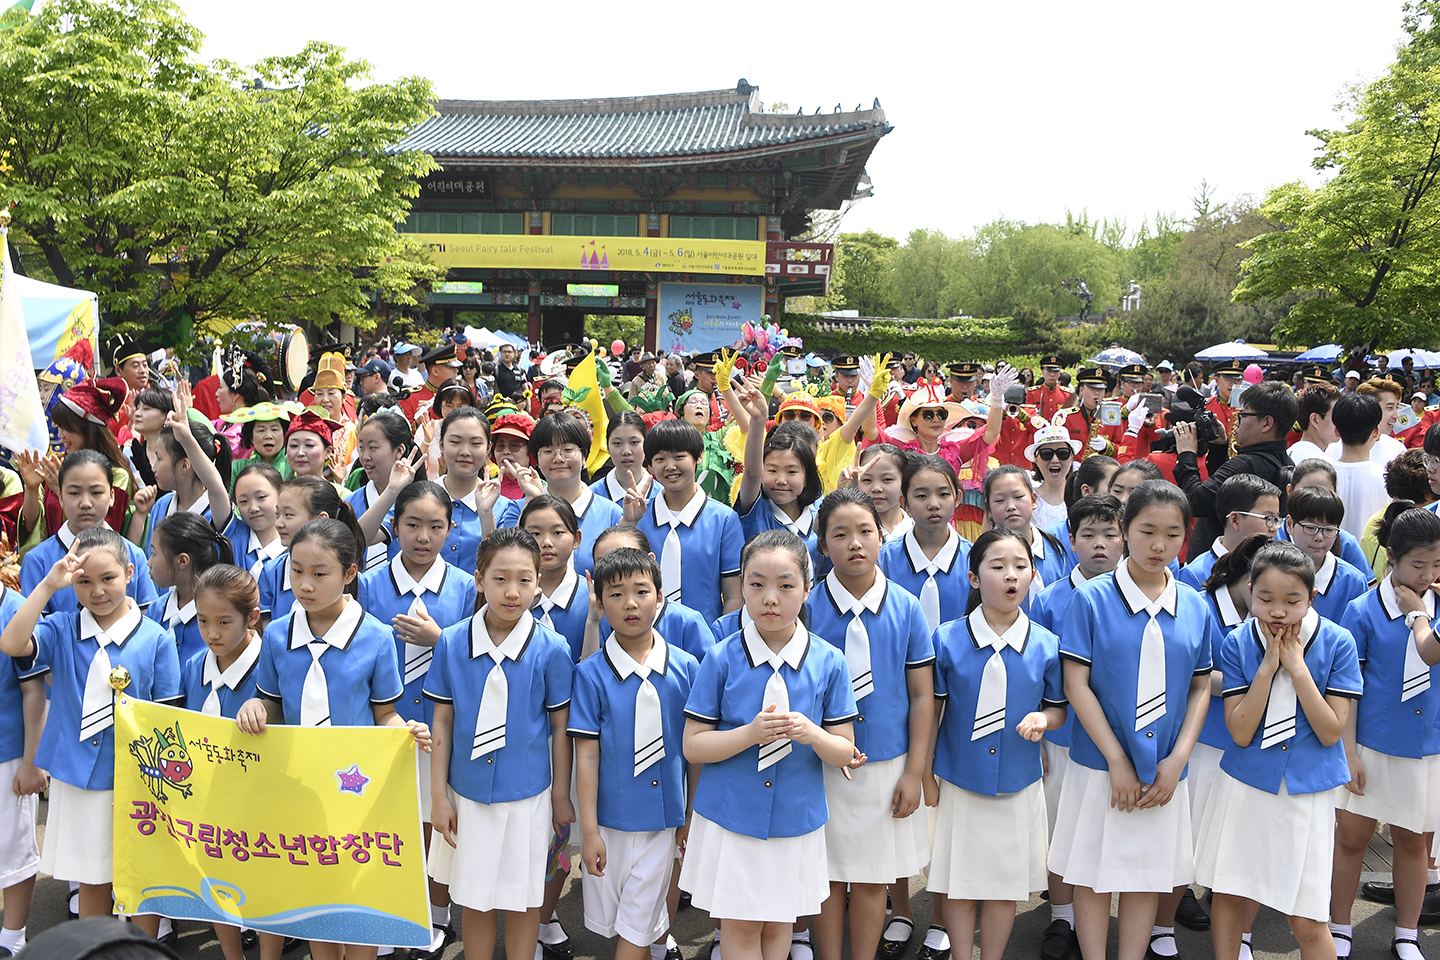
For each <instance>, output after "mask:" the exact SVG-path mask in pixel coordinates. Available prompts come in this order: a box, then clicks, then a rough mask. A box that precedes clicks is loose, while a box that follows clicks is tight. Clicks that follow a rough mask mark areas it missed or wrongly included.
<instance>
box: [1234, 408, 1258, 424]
mask: <svg viewBox="0 0 1440 960" xmlns="http://www.w3.org/2000/svg"><path fill="white" fill-rule="evenodd" d="M1263 416H1265V414H1263V413H1256V412H1255V411H1253V410H1241V411H1240V412H1239V413H1237V414H1235V422H1236V423H1239V422H1240V421H1241V420H1244V419H1245V418H1246V417H1256V418H1259V417H1263Z"/></svg>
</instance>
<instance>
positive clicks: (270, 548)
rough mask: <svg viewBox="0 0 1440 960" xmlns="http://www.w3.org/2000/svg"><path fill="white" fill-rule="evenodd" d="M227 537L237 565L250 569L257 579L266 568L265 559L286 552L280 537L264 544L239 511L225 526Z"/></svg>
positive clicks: (242, 568)
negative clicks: (246, 523)
mask: <svg viewBox="0 0 1440 960" xmlns="http://www.w3.org/2000/svg"><path fill="white" fill-rule="evenodd" d="M225 539H226V540H229V541H230V549H231V553H232V554H233V555H234V561H235V566H237V567H239V568H240V569H241V570H249V571H250V575H251V576H252V577H254V578H255V579H256V580H257V581H258V580H259V579H260V574H261V572H263V571H264V569H265V561H267V560H274V559H275V558H276V557H278V556H280V554H282V553H284V552H285V547H284V546H283V545H282V544H281V543H280V538H279V537H276V538H275V539H274V540H272V541H270V543H269V544H268V545H267V544H262V543H261V542H260V538H259V537H258V536H256V535H255V533H254V532H253V531H252V530H251V529H250V528H249V527H247V526H246V525H245V521H244V520H242V519H241V517H240V514H238V513H237V514H235V515H234V516H233V517H231V518H230V525H229V526H227V527H226V528H225Z"/></svg>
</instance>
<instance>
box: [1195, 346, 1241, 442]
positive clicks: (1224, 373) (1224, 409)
mask: <svg viewBox="0 0 1440 960" xmlns="http://www.w3.org/2000/svg"><path fill="white" fill-rule="evenodd" d="M1214 373H1215V396H1213V397H1211V398H1210V402H1209V403H1207V404H1205V409H1206V410H1209V411H1210V412H1211V413H1213V414H1215V419H1216V420H1219V421H1220V425H1221V426H1223V427H1224V428H1225V436H1223V437H1220V438H1219V439H1217V440H1214V441H1212V442H1213V443H1217V444H1218V443H1224V444H1228V443H1229V442H1230V438H1231V437H1233V436H1234V435H1235V414H1236V413H1237V412H1239V407H1238V405H1236V406H1232V405H1231V399H1230V394H1231V393H1232V392H1233V391H1234V390H1235V388H1236V387H1238V386H1239V385H1240V384H1242V383H1244V382H1245V370H1244V368H1242V367H1241V366H1240V361H1239V360H1221V361H1220V362H1219V363H1218V364H1217V365H1216V367H1215V371H1214Z"/></svg>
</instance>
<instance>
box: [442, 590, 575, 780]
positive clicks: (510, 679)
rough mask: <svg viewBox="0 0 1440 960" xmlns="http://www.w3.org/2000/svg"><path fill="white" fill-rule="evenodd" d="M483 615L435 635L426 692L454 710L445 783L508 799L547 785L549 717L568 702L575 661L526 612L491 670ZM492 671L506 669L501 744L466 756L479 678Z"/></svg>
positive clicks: (559, 639) (554, 636)
mask: <svg viewBox="0 0 1440 960" xmlns="http://www.w3.org/2000/svg"><path fill="white" fill-rule="evenodd" d="M484 612H485V608H483V607H482V608H481V611H480V612H479V613H477V614H475V616H474V617H473V618H471V619H469V620H465V621H462V622H461V623H458V624H456V625H455V626H453V627H446V628H445V630H444V632H443V633H441V634H440V642H439V643H438V644H436V646H435V662H434V663H432V664H431V665H430V673H429V674H428V675H427V676H426V678H425V696H427V697H429V698H430V699H432V700H434V701H436V702H438V703H448V704H451V705H452V706H453V707H454V708H455V732H454V735H453V736H452V737H451V740H452V741H453V748H452V750H451V753H450V786H451V787H452V788H454V790H455V792H456V793H458V794H460V796H462V797H465V798H467V799H469V800H474V801H475V802H476V803H508V802H510V801H512V800H524V799H526V798H527V797H533V796H535V795H536V794H538V793H540V791H542V790H544V789H546V788H547V787H549V786H550V783H551V779H550V714H552V713H554V712H556V711H558V710H564V709H565V708H567V707H568V706H569V705H570V691H571V683H572V680H573V673H574V670H575V665H574V664H573V663H572V662H571V660H570V647H569V645H568V644H567V643H566V642H565V639H564V638H563V637H561V636H560V635H559V634H558V633H556V632H555V631H554V630H550V629H549V628H547V627H545V626H544V625H543V624H540V623H537V622H536V621H535V618H534V617H532V616H530V614H529V613H528V612H527V613H525V614H524V615H523V616H522V617H521V618H520V620H519V621H517V623H516V626H515V629H514V630H512V632H511V633H510V634H509V635H508V636H507V638H506V639H505V640H504V641H502V643H501V644H500V647H501V648H502V658H501V659H502V663H501V664H500V665H499V666H498V667H497V665H496V663H495V660H494V658H493V657H491V656H489V655H488V653H487V651H488V650H491V649H493V648H494V647H495V646H496V644H495V643H494V641H492V640H491V639H490V633H489V631H488V630H487V629H486V627H485V616H484ZM494 669H502V670H504V671H505V679H506V681H507V683H508V686H509V699H508V701H507V709H506V712H505V746H503V747H500V748H499V749H498V750H492V751H490V752H489V753H485V754H482V755H480V756H478V757H476V758H475V759H474V760H471V759H470V752H471V749H472V745H473V744H474V742H475V727H476V721H477V720H478V719H479V717H480V701H481V699H482V697H483V696H484V693H485V678H486V677H488V676H489V675H490V671H491V670H494Z"/></svg>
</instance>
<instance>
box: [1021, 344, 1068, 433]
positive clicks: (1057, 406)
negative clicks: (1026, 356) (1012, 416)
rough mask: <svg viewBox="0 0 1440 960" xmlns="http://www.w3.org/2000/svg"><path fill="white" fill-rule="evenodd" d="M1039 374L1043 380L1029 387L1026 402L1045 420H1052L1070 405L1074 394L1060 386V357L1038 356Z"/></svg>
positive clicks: (1052, 355)
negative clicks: (1035, 385)
mask: <svg viewBox="0 0 1440 960" xmlns="http://www.w3.org/2000/svg"><path fill="white" fill-rule="evenodd" d="M1040 375H1041V377H1042V378H1043V380H1042V382H1041V383H1040V385H1039V386H1037V387H1033V388H1031V390H1030V393H1029V396H1028V397H1027V398H1026V403H1028V404H1029V405H1030V406H1032V407H1034V408H1035V409H1036V411H1037V412H1038V413H1039V414H1040V416H1042V417H1044V418H1045V419H1046V420H1053V419H1055V414H1057V413H1059V412H1060V410H1061V409H1062V408H1063V407H1067V406H1070V405H1071V398H1072V397H1074V396H1075V394H1074V393H1073V392H1071V391H1069V390H1066V389H1065V388H1064V387H1062V386H1060V358H1059V357H1057V356H1055V355H1054V354H1051V355H1050V356H1048V357H1041V358H1040Z"/></svg>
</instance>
